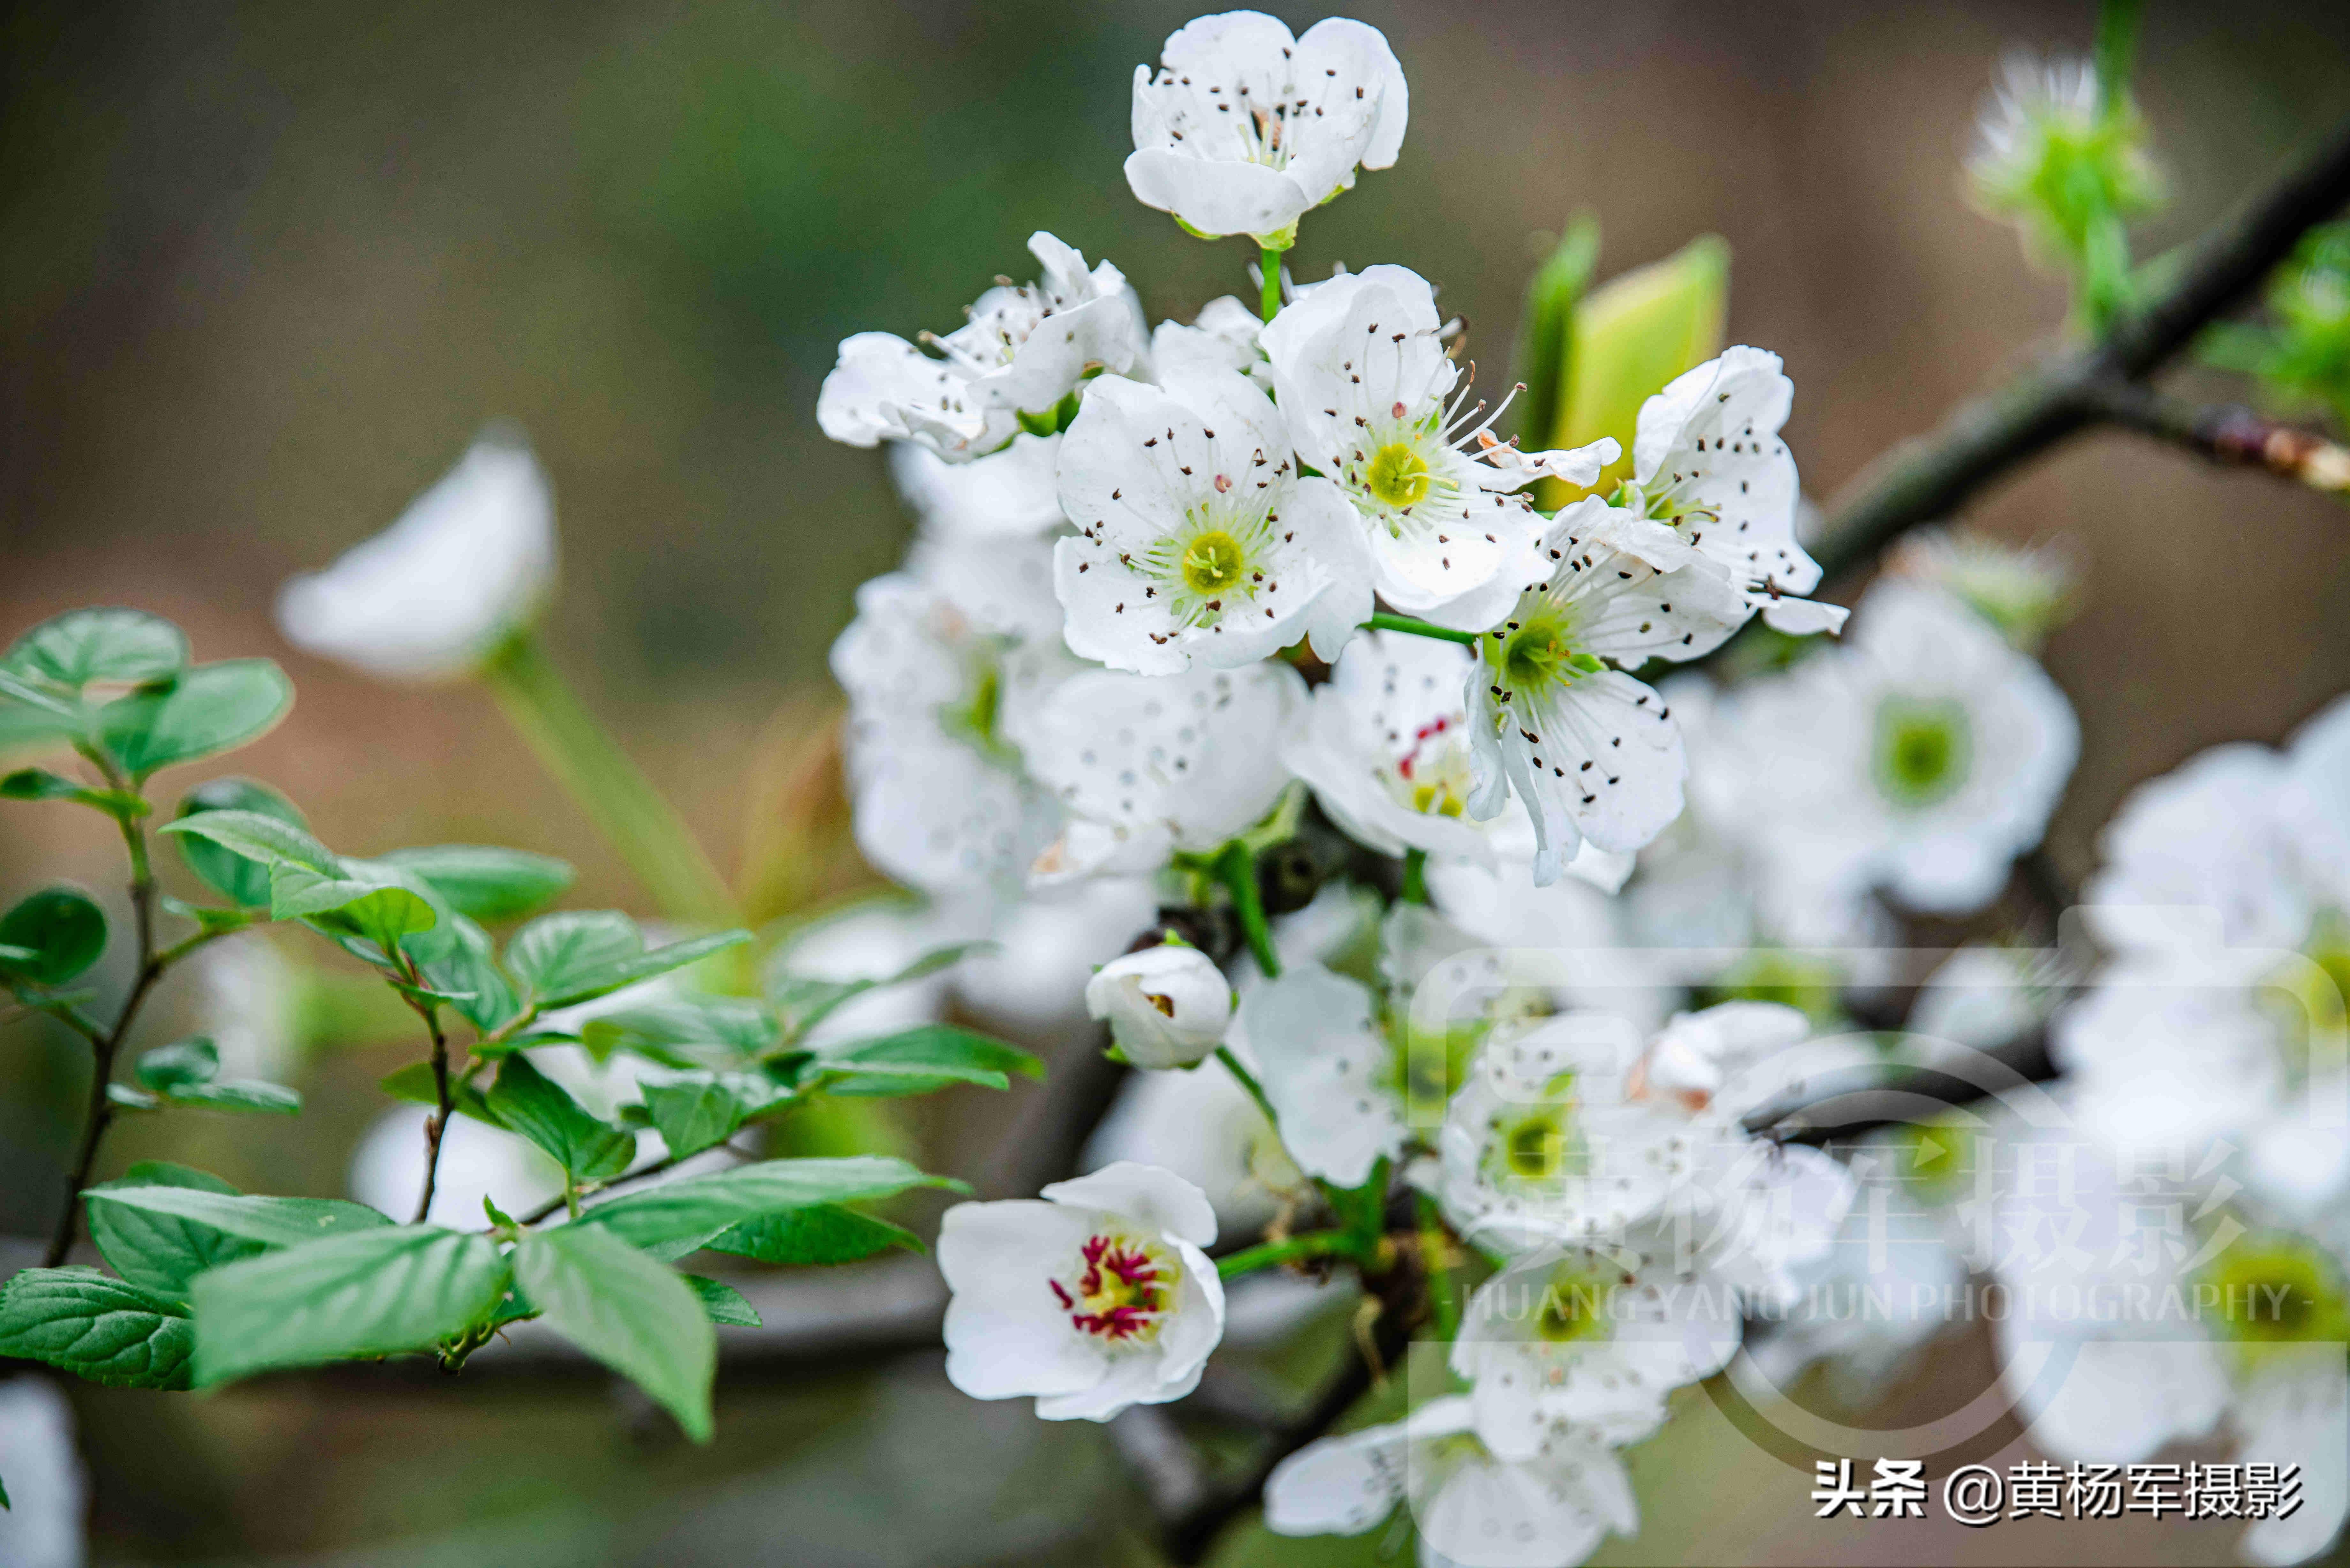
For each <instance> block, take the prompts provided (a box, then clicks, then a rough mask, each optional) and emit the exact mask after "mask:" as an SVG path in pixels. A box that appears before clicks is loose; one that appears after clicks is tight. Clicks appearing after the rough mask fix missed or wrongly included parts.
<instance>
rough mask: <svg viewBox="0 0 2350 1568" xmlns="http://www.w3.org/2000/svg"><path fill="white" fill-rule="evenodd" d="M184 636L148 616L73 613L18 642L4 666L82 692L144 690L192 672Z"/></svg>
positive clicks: (0, 659) (0, 661)
mask: <svg viewBox="0 0 2350 1568" xmlns="http://www.w3.org/2000/svg"><path fill="white" fill-rule="evenodd" d="M187 663H188V639H187V636H186V634H185V633H183V632H182V631H181V630H180V628H178V627H176V626H173V625H172V623H171V622H170V621H168V620H165V619H163V618H161V616H152V615H149V614H147V613H146V612H145V611H144V610H135V609H118V608H114V607H100V608H96V609H78V610H68V611H66V613H65V614H63V615H61V616H56V617H53V618H50V619H48V620H45V621H43V622H42V623H41V624H40V625H38V626H36V627H35V628H33V629H32V630H30V631H28V632H26V634H25V635H24V636H22V637H20V638H18V639H16V642H15V643H14V644H13V645H12V646H11V647H10V648H9V649H8V651H7V653H6V654H5V656H0V665H5V666H6V667H7V668H8V669H10V670H15V671H16V672H18V673H20V674H30V675H36V676H38V677H40V678H41V679H43V680H53V681H55V682H57V684H58V685H60V686H66V687H70V688H72V689H73V690H75V691H79V690H81V688H83V687H85V686H87V685H88V684H90V683H91V682H92V681H98V680H103V681H109V682H113V683H119V684H121V685H126V686H131V685H140V684H142V683H144V682H147V681H151V680H170V679H171V678H172V676H174V675H177V674H178V673H179V672H180V671H181V670H183V669H185V668H186V667H187Z"/></svg>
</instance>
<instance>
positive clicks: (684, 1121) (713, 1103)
mask: <svg viewBox="0 0 2350 1568" xmlns="http://www.w3.org/2000/svg"><path fill="white" fill-rule="evenodd" d="M735 1076H738V1075H733V1074H727V1075H721V1074H717V1073H704V1072H690V1073H678V1074H674V1075H669V1076H666V1077H663V1078H660V1079H655V1078H652V1077H650V1076H648V1077H646V1078H645V1079H644V1080H643V1081H642V1082H641V1083H640V1084H639V1093H641V1094H642V1095H643V1096H644V1100H645V1113H646V1115H648V1116H650V1117H651V1118H652V1124H653V1129H654V1130H655V1131H657V1132H659V1133H660V1135H661V1141H662V1142H663V1143H665V1144H667V1145H669V1151H670V1153H671V1155H673V1156H675V1157H676V1158H680V1159H682V1158H685V1157H686V1156H687V1155H690V1154H699V1153H701V1152H702V1150H703V1149H705V1148H709V1147H712V1146H713V1145H716V1144H722V1143H724V1142H725V1141H726V1140H727V1139H728V1138H730V1137H733V1136H734V1133H735V1130H736V1129H737V1128H739V1127H742V1125H743V1117H744V1116H748V1115H749V1114H750V1109H751V1107H750V1106H749V1105H747V1104H746V1103H745V1102H744V1100H743V1096H741V1095H738V1094H736V1093H735V1092H734V1089H733V1086H731V1085H729V1083H728V1082H727V1080H728V1079H729V1078H731V1077H735ZM739 1076H748V1075H739ZM768 1087H769V1089H770V1090H771V1091H773V1092H771V1093H769V1094H768V1095H767V1096H764V1097H765V1098H769V1099H772V1098H774V1097H775V1092H780V1091H775V1090H774V1085H768Z"/></svg>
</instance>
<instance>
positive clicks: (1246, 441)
mask: <svg viewBox="0 0 2350 1568" xmlns="http://www.w3.org/2000/svg"><path fill="white" fill-rule="evenodd" d="M1060 487H1061V506H1062V509H1063V510H1064V511H1066V513H1067V514H1068V515H1069V521H1070V522H1072V523H1074V524H1076V527H1077V530H1078V533H1077V536H1076V537H1075V538H1064V539H1062V540H1061V541H1060V542H1059V543H1058V544H1057V545H1055V546H1054V548H1053V590H1054V592H1055V594H1057V595H1058V596H1059V597H1060V601H1061V605H1062V607H1063V608H1064V609H1065V610H1066V612H1067V615H1068V622H1067V627H1066V637H1067V639H1068V644H1069V647H1070V649H1072V650H1073V651H1074V652H1076V653H1077V654H1079V655H1080V656H1082V657H1084V658H1087V659H1099V660H1101V661H1102V662H1103V663H1105V664H1107V665H1109V666H1110V667H1111V668H1113V669H1117V670H1135V671H1137V672H1139V673H1140V674H1144V675H1172V674H1176V673H1179V672H1180V671H1181V670H1186V669H1188V668H1190V667H1191V664H1192V663H1193V662H1194V661H1195V660H1197V661H1200V662H1203V663H1206V664H1211V665H1216V666H1219V667H1225V668H1229V667H1231V666H1233V665H1239V664H1246V663H1249V662H1251V661H1253V660H1254V659H1262V658H1263V657H1265V656H1266V655H1267V654H1271V653H1274V652H1276V651H1278V650H1279V649H1283V648H1285V647H1287V646H1288V645H1289V644H1291V643H1293V642H1295V641H1296V640H1297V639H1299V638H1300V637H1307V638H1310V639H1312V641H1313V644H1314V650H1315V653H1317V654H1319V655H1321V656H1322V657H1323V658H1325V659H1336V657H1337V656H1338V650H1339V649H1341V648H1343V647H1345V646H1346V643H1347V639H1348V638H1349V637H1351V636H1353V635H1354V631H1355V628H1356V627H1357V626H1358V625H1360V624H1361V623H1362V621H1363V620H1364V619H1365V618H1367V617H1368V616H1369V615H1370V613H1371V589H1370V580H1369V570H1368V566H1367V556H1366V554H1365V551H1364V548H1363V544H1362V539H1361V537H1360V535H1359V532H1358V531H1357V527H1356V524H1355V516H1354V513H1353V512H1352V511H1351V510H1350V509H1349V508H1348V507H1347V502H1346V498H1345V497H1344V496H1342V495H1341V494H1340V493H1338V489H1337V487H1336V485H1334V484H1333V483H1330V481H1328V480H1327V479H1320V478H1315V479H1300V478H1299V477H1297V464H1296V462H1295V458H1293V457H1292V455H1291V453H1290V450H1289V435H1288V432H1287V431H1285V430H1284V428H1283V426H1282V421H1281V416H1280V414H1279V413H1278V412H1276V411H1275V410H1274V406H1273V403H1272V400H1269V399H1268V398H1266V396H1265V395H1264V394H1263V392H1262V391H1260V390H1258V389H1256V388H1255V387H1254V386H1253V385H1252V384H1251V383H1250V382H1249V381H1248V380H1246V379H1244V378H1243V377H1240V376H1237V375H1232V374H1230V373H1227V372H1221V371H1211V372H1206V373H1202V374H1200V375H1196V376H1188V377H1182V378H1179V379H1173V380H1170V382H1169V383H1168V384H1167V385H1166V386H1165V387H1164V388H1157V387H1146V386H1143V385H1141V384H1140V383H1139V382H1136V381H1128V380H1121V379H1110V380H1105V381H1102V382H1100V383H1099V384H1097V386H1096V387H1095V388H1094V389H1093V391H1092V392H1091V393H1090V394H1089V395H1088V396H1087V399H1086V406H1085V408H1084V410H1082V411H1081V412H1079V413H1078V415H1077V418H1076V423H1075V424H1073V425H1072V426H1070V428H1069V431H1068V432H1067V434H1066V435H1065V436H1063V437H1062V440H1061V465H1060Z"/></svg>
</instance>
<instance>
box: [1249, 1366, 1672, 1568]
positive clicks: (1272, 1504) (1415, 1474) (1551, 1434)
mask: <svg viewBox="0 0 2350 1568" xmlns="http://www.w3.org/2000/svg"><path fill="white" fill-rule="evenodd" d="M1662 1417H1663V1412H1662V1407H1661V1406H1659V1407H1655V1408H1654V1409H1652V1410H1643V1411H1641V1412H1639V1413H1638V1415H1637V1416H1634V1417H1613V1418H1611V1419H1609V1420H1607V1421H1605V1422H1602V1423H1595V1424H1582V1423H1577V1424H1574V1425H1568V1424H1564V1423H1562V1424H1559V1425H1555V1426H1553V1427H1551V1428H1548V1429H1546V1430H1545V1431H1544V1433H1543V1434H1542V1438H1541V1440H1540V1441H1539V1442H1538V1443H1537V1444H1536V1445H1535V1446H1534V1449H1532V1451H1531V1452H1529V1453H1528V1454H1526V1455H1525V1456H1524V1457H1523V1458H1520V1459H1502V1458H1499V1457H1498V1456H1496V1455H1495V1454H1493V1453H1492V1451H1491V1450H1490V1449H1487V1447H1486V1446H1485V1445H1484V1444H1483V1443H1482V1442H1481V1441H1479V1439H1478V1437H1477V1434H1476V1429H1475V1428H1476V1417H1475V1412H1474V1411H1473V1409H1472V1408H1471V1401H1470V1400H1469V1398H1468V1397H1465V1396H1461V1395H1449V1396H1446V1397H1442V1398H1439V1399H1430V1400H1429V1401H1428V1402H1427V1403H1425V1404H1423V1405H1421V1406H1420V1407H1419V1408H1418V1409H1416V1410H1414V1411H1413V1412H1412V1413H1411V1415H1410V1416H1409V1417H1407V1418H1406V1419H1404V1420H1401V1421H1397V1422H1392V1423H1390V1424H1388V1425H1387V1426H1381V1427H1367V1428H1364V1429H1363V1430H1361V1431H1359V1432H1349V1433H1347V1434H1346V1435H1345V1436H1343V1437H1336V1438H1322V1439H1320V1440H1319V1441H1317V1442H1315V1443H1311V1444H1308V1445H1307V1446H1306V1447H1305V1448H1303V1449H1299V1450H1298V1451H1297V1452H1296V1453H1294V1454H1292V1455H1290V1456H1289V1457H1288V1458H1287V1459H1284V1460H1282V1462H1281V1463H1280V1464H1279V1465H1278V1466H1276V1467H1274V1471H1273V1474H1272V1475H1271V1476H1270V1477H1269V1478H1267V1480H1266V1481H1265V1488H1264V1522H1265V1527H1266V1528H1267V1529H1269V1530H1271V1531H1273V1532H1274V1533H1275V1534H1279V1535H1360V1534H1361V1533H1363V1532H1365V1531H1367V1530H1369V1529H1371V1528H1372V1527H1373V1526H1375V1525H1377V1524H1378V1523H1379V1522H1380V1521H1383V1520H1385V1519H1386V1518H1387V1517H1388V1514H1389V1513H1390V1512H1392V1511H1394V1509H1395V1506H1396V1504H1397V1503H1399V1502H1403V1503H1406V1504H1408V1505H1409V1508H1410V1511H1411V1517H1412V1521H1413V1522H1414V1523H1415V1524H1416V1525H1418V1526H1419V1564H1420V1568H1575V1564H1576V1563H1581V1562H1582V1561H1583V1560H1584V1559H1585V1558H1586V1557H1588V1556H1590V1555H1591V1553H1592V1552H1593V1551H1594V1550H1596V1548H1597V1547H1598V1545H1599V1542H1601V1541H1602V1540H1603V1539H1605V1538H1606V1536H1607V1533H1608V1532H1610V1531H1613V1532H1617V1533H1618V1534H1622V1535H1629V1534H1631V1533H1632V1532H1634V1531H1636V1530H1638V1528H1639V1508H1638V1503H1637V1502H1636V1501H1634V1498H1633V1495H1632V1482H1631V1478H1630V1477H1629V1476H1627V1474H1626V1473H1625V1470H1624V1465H1623V1461H1622V1460H1621V1459H1617V1457H1616V1449H1617V1445H1619V1444H1623V1443H1627V1442H1631V1441H1635V1440H1637V1439H1638V1438H1642V1437H1645V1436H1647V1435H1648V1432H1650V1431H1652V1430H1654V1429H1655V1428H1656V1427H1657V1425H1658V1424H1659V1422H1660V1421H1661V1419H1662Z"/></svg>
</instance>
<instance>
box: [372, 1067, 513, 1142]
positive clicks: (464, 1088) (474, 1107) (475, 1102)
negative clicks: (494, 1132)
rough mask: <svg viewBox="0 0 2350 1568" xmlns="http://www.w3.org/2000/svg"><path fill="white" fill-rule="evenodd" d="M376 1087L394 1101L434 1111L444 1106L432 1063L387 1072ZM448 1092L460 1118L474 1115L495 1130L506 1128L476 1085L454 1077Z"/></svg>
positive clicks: (476, 1119)
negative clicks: (430, 1107) (425, 1107)
mask: <svg viewBox="0 0 2350 1568" xmlns="http://www.w3.org/2000/svg"><path fill="white" fill-rule="evenodd" d="M376 1087H377V1088H379V1089H381V1090H382V1091H383V1092H384V1093H385V1094H387V1095H390V1096H391V1097H392V1098H393V1099H395V1100H405V1101H407V1102H408V1103H409V1104H410V1105H411V1106H432V1108H433V1109H435V1110H438V1109H440V1107H441V1096H440V1093H439V1091H438V1090H437V1089H436V1088H435V1086H434V1085H433V1082H432V1063H430V1062H411V1063H410V1064H408V1065H407V1066H405V1067H402V1068H400V1069H399V1070H398V1071H397V1072H391V1073H386V1074H385V1075H383V1076H382V1078H380V1080H378V1081H377V1083H376ZM449 1090H450V1094H449V1100H450V1104H452V1105H453V1106H456V1108H457V1112H458V1114H459V1115H460V1116H471V1117H473V1119H474V1120H475V1121H477V1122H485V1123H487V1124H488V1125H489V1126H491V1127H504V1126H505V1125H506V1124H505V1123H504V1122H502V1121H500V1120H499V1119H498V1114H497V1113H496V1112H495V1111H494V1110H492V1109H490V1103H489V1101H488V1100H486V1099H484V1097H483V1096H482V1091H481V1090H479V1089H477V1088H475V1087H474V1086H473V1085H471V1084H466V1083H461V1082H458V1081H456V1080H455V1078H454V1076H453V1075H452V1079H451V1082H450V1085H449Z"/></svg>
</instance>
